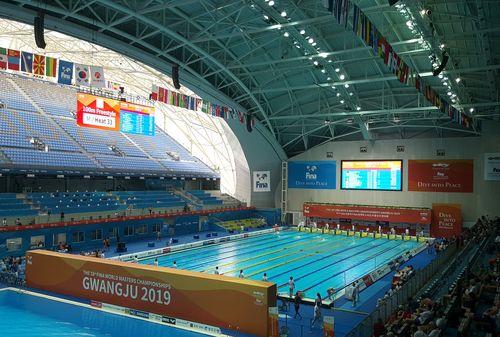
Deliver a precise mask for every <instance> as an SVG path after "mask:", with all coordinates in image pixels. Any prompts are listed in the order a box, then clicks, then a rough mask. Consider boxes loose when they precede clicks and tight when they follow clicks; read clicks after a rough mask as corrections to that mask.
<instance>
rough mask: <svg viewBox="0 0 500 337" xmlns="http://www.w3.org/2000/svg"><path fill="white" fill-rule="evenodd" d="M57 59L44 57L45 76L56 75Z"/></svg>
mask: <svg viewBox="0 0 500 337" xmlns="http://www.w3.org/2000/svg"><path fill="white" fill-rule="evenodd" d="M56 73H57V59H56V58H53V57H49V56H47V57H45V76H48V77H56Z"/></svg>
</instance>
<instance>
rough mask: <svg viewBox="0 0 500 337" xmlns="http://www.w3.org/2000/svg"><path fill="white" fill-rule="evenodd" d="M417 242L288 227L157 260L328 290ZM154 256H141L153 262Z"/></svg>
mask: <svg viewBox="0 0 500 337" xmlns="http://www.w3.org/2000/svg"><path fill="white" fill-rule="evenodd" d="M419 245H420V243H417V242H415V241H401V240H388V239H382V238H381V239H374V238H360V237H353V236H349V237H347V236H343V235H330V234H320V233H312V234H311V233H304V232H296V231H283V232H277V233H269V234H263V235H257V236H253V237H248V238H245V239H240V240H234V241H228V242H223V243H219V244H212V245H207V246H203V247H198V248H193V249H188V250H183V251H177V252H172V253H168V254H165V255H161V256H158V257H157V258H158V265H159V266H165V267H172V266H173V263H174V261H175V262H176V264H177V266H178V268H180V269H188V270H194V271H199V272H206V273H214V271H215V267H216V266H218V267H219V272H220V273H221V274H224V275H227V276H234V277H237V276H238V274H239V271H240V270H243V273H244V275H245V277H246V278H250V279H254V280H261V279H262V276H263V274H264V273H267V276H268V280H269V281H271V282H275V283H276V284H277V285H278V291H279V292H287V291H288V290H287V289H288V283H287V282H288V280H289V278H290V276H293V278H294V279H295V289H296V290H302V291H305V292H306V297H310V298H311V297H314V296H315V295H316V293H320V294H321V295H322V296H325V295H326V292H327V289H328V288H331V287H333V288H335V289H341V288H343V287H344V286H345V285H346V283H350V282H352V281H353V280H355V279H358V278H359V277H361V276H363V275H365V274H367V273H369V272H370V271H373V270H375V269H376V268H378V267H380V266H381V265H383V264H386V263H388V262H389V261H391V260H393V259H394V258H396V257H398V256H400V255H402V254H403V253H405V252H407V251H409V250H411V249H413V248H415V247H417V246H419ZM154 260H155V257H150V258H146V259H143V260H141V261H140V263H143V264H154Z"/></svg>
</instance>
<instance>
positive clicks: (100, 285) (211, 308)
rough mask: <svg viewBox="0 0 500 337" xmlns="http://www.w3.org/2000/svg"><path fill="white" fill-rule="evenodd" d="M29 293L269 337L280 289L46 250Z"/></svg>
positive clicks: (32, 273)
mask: <svg viewBox="0 0 500 337" xmlns="http://www.w3.org/2000/svg"><path fill="white" fill-rule="evenodd" d="M26 261H27V263H26V282H27V285H28V287H31V288H36V289H41V290H45V291H50V292H54V293H58V294H63V295H68V296H75V297H78V298H83V299H87V300H89V301H91V300H95V301H99V302H104V303H108V304H111V305H118V306H122V307H126V308H130V309H134V310H142V311H144V312H149V313H153V314H158V315H164V316H169V317H175V318H180V319H184V320H188V321H192V322H199V323H203V324H208V325H212V326H217V327H220V328H224V329H234V330H238V331H240V332H244V333H249V334H253V335H257V336H261V337H267V335H268V327H269V313H268V310H269V307H275V306H276V284H273V283H270V282H260V281H252V280H248V279H238V278H232V277H226V276H222V275H212V274H207V273H197V272H192V271H186V270H178V269H171V268H165V267H155V266H148V265H140V264H134V263H127V262H120V261H111V260H105V259H99V258H92V257H85V256H79V255H71V254H61V253H55V252H50V251H44V250H34V251H29V252H27V253H26Z"/></svg>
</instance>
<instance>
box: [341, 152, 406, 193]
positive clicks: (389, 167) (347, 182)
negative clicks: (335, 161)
mask: <svg viewBox="0 0 500 337" xmlns="http://www.w3.org/2000/svg"><path fill="white" fill-rule="evenodd" d="M402 170H403V161H402V160H343V161H342V163H341V189H344V190H378V191H401V190H402V173H401V172H402Z"/></svg>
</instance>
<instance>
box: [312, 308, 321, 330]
mask: <svg viewBox="0 0 500 337" xmlns="http://www.w3.org/2000/svg"><path fill="white" fill-rule="evenodd" d="M320 320H321V308H320V306H319V304H318V303H316V304H315V305H314V317H313V318H312V319H311V329H312V328H314V324H316V322H318V321H320Z"/></svg>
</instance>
